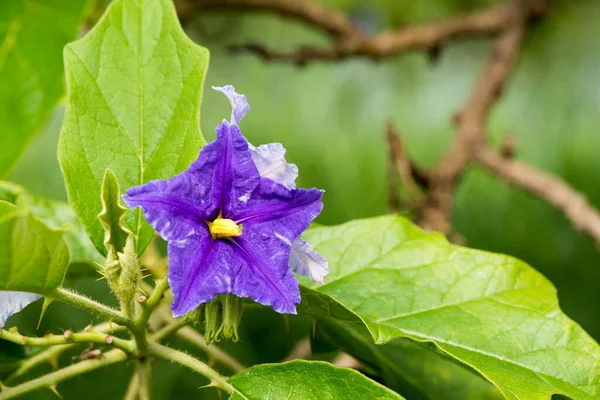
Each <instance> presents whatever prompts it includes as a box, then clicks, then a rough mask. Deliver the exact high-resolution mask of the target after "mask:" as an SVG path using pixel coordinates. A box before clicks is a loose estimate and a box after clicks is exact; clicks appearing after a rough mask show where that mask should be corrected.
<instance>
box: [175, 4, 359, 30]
mask: <svg viewBox="0 0 600 400" xmlns="http://www.w3.org/2000/svg"><path fill="white" fill-rule="evenodd" d="M175 5H176V6H177V13H178V15H179V17H180V18H182V17H183V18H184V19H185V18H187V17H188V16H190V15H193V14H195V13H196V12H198V11H210V10H217V11H259V12H271V13H276V14H279V15H281V16H283V17H288V18H294V19H298V20H300V21H304V22H306V23H307V24H310V25H311V26H312V27H315V28H318V29H321V30H323V31H325V32H327V33H328V34H329V35H331V36H332V37H333V38H339V37H345V36H352V35H354V34H356V33H358V30H357V29H356V27H355V26H354V24H352V22H351V21H350V20H349V19H348V18H347V17H346V16H345V15H343V14H341V13H338V12H335V11H332V10H328V9H327V8H325V7H323V6H322V5H320V4H319V3H317V2H312V1H302V0H178V1H176V2H175Z"/></svg>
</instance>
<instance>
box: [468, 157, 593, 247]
mask: <svg viewBox="0 0 600 400" xmlns="http://www.w3.org/2000/svg"><path fill="white" fill-rule="evenodd" d="M476 156H477V161H479V162H480V163H481V165H483V166H484V167H486V168H487V169H489V170H490V171H491V172H493V173H494V174H496V175H497V176H498V177H500V178H501V179H502V180H504V181H506V182H509V183H511V184H513V185H515V186H518V187H520V188H522V189H524V190H526V191H528V192H529V193H532V194H533V195H535V196H537V197H539V198H541V199H542V200H544V201H545V202H546V203H548V204H550V205H551V206H552V207H554V208H556V209H557V210H559V211H561V212H562V213H563V214H564V215H565V216H566V217H567V219H569V221H570V222H571V223H572V224H573V226H574V227H575V229H577V230H579V231H582V232H585V233H586V234H588V235H590V236H591V237H592V238H593V239H594V240H595V241H596V243H597V244H600V213H598V211H597V210H596V209H595V208H594V207H593V206H591V205H590V203H589V202H588V201H587V199H586V198H585V196H584V195H583V194H581V193H580V192H578V191H577V190H575V189H573V188H572V187H570V186H569V185H568V184H567V183H566V182H564V181H562V180H561V179H559V178H557V177H555V176H552V175H551V174H549V173H546V172H543V171H539V170H537V169H535V168H533V167H530V166H528V165H526V164H523V163H521V162H519V161H515V160H512V159H510V158H507V157H502V155H500V154H498V153H497V152H495V151H493V150H490V149H489V148H486V147H481V148H479V149H478V151H477V152H476Z"/></svg>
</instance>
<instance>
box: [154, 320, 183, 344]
mask: <svg viewBox="0 0 600 400" xmlns="http://www.w3.org/2000/svg"><path fill="white" fill-rule="evenodd" d="M186 324H187V321H186V319H185V318H180V319H176V320H173V321H171V322H169V323H167V325H165V326H163V327H162V328H161V329H160V330H159V331H157V332H156V333H155V334H154V335H152V340H154V341H155V342H161V341H162V340H164V339H166V338H167V337H169V336H171V335H172V334H174V333H176V332H177V331H179V330H180V329H181V328H183V327H184V326H185V325H186Z"/></svg>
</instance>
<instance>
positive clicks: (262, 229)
mask: <svg viewBox="0 0 600 400" xmlns="http://www.w3.org/2000/svg"><path fill="white" fill-rule="evenodd" d="M214 89H215V90H218V91H220V92H222V93H224V94H225V95H226V96H227V98H228V99H229V100H230V102H231V105H232V113H231V121H230V122H228V121H226V120H224V121H223V122H222V123H221V124H220V125H219V126H218V127H217V138H216V140H215V141H214V142H212V143H210V144H207V145H206V146H204V148H202V150H201V152H200V156H199V157H198V160H196V161H195V162H194V163H192V165H190V167H189V169H188V170H186V171H184V172H182V173H181V174H179V175H175V176H174V177H172V178H171V179H169V180H166V181H151V182H149V183H147V184H145V185H142V186H135V187H132V188H130V189H129V190H128V191H127V194H126V195H125V196H123V198H124V200H125V202H126V203H127V204H128V205H129V206H130V207H141V208H142V210H143V211H144V215H145V217H146V219H147V220H148V222H149V223H150V224H151V225H152V226H153V227H154V228H155V229H156V231H157V232H158V233H159V234H160V235H161V236H162V237H163V238H164V239H165V240H167V241H168V242H169V248H168V252H169V274H168V278H169V284H170V285H171V288H172V289H173V297H174V300H173V304H172V306H171V308H172V310H173V315H174V316H180V315H184V314H185V313H187V312H189V311H191V310H193V309H195V308H196V307H198V306H199V305H200V304H202V303H205V302H208V301H210V300H211V299H212V298H213V297H214V296H216V295H218V294H224V293H233V294H234V295H236V296H239V297H248V298H251V299H252V300H254V301H256V302H258V303H261V304H263V305H267V306H271V307H273V309H274V310H275V311H278V312H280V313H295V312H296V305H297V304H298V303H300V292H299V289H298V282H297V280H296V278H295V277H294V274H293V272H292V268H293V270H294V271H295V272H298V273H300V274H304V275H307V276H309V277H311V279H313V280H316V281H319V282H322V281H323V276H324V275H326V274H327V272H328V270H327V262H326V261H325V260H324V259H323V257H321V255H319V254H318V253H317V252H315V251H314V250H313V249H312V248H311V247H310V245H309V244H308V243H306V242H305V241H303V240H302V239H300V234H301V233H302V232H303V231H304V230H305V229H306V228H308V226H309V225H310V223H311V222H312V220H313V219H314V218H315V217H316V216H317V215H318V214H319V213H320V212H321V209H322V207H323V203H322V202H321V196H322V193H323V192H322V191H321V190H318V189H297V188H296V185H295V178H296V177H297V176H298V169H297V168H296V166H295V165H293V164H288V163H287V162H286V161H285V158H284V155H285V149H284V148H283V146H281V144H279V143H271V144H268V145H263V146H259V147H254V146H252V145H251V144H249V143H248V141H247V140H246V139H245V138H244V136H242V134H241V132H240V129H239V127H238V123H239V122H240V120H241V119H242V118H243V117H244V115H245V114H246V113H247V112H248V111H249V110H250V107H249V106H248V102H247V101H246V96H243V95H240V94H237V93H236V92H235V90H234V88H233V87H232V86H225V87H222V88H214Z"/></svg>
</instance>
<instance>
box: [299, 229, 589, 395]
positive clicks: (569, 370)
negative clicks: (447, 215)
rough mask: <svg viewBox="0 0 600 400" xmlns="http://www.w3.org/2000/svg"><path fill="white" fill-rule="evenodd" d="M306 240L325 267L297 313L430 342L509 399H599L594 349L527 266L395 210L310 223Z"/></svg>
mask: <svg viewBox="0 0 600 400" xmlns="http://www.w3.org/2000/svg"><path fill="white" fill-rule="evenodd" d="M306 239H307V240H309V241H310V242H311V243H312V244H313V245H314V246H315V248H316V249H317V250H318V251H319V252H321V253H322V254H323V255H324V256H325V257H326V258H327V260H328V261H329V267H330V270H331V273H330V275H329V276H328V279H327V283H326V284H325V285H322V286H316V285H312V286H313V287H314V289H308V288H305V289H303V292H302V304H301V307H300V311H301V312H304V313H307V314H311V315H315V316H318V317H324V318H334V319H338V320H341V321H346V322H352V323H363V324H364V325H365V326H366V327H367V329H368V330H369V332H370V333H371V335H372V337H373V339H374V341H375V343H378V344H384V343H388V342H390V341H391V340H393V339H395V338H401V337H404V338H410V339H413V340H415V341H418V342H429V343H432V344H434V345H435V346H437V348H438V349H439V351H440V352H442V353H443V354H445V355H447V356H449V357H451V358H453V359H455V360H456V361H457V362H459V363H463V364H465V365H467V366H469V367H471V368H473V369H474V370H476V371H478V372H479V373H480V374H482V375H483V376H484V377H486V378H487V379H488V380H490V381H491V382H492V383H494V384H495V385H496V386H497V387H498V388H499V389H500V391H501V392H502V393H503V394H504V396H505V397H506V398H507V399H550V397H551V396H552V395H553V394H563V395H567V396H572V397H574V398H577V399H591V398H595V397H597V393H598V390H600V368H599V366H600V361H599V360H600V347H599V346H598V345H597V344H596V343H595V342H594V340H593V339H592V338H590V337H589V336H588V335H587V334H586V333H585V332H584V331H583V329H581V327H579V325H577V324H576V323H574V322H573V321H571V320H570V319H568V318H567V317H566V316H565V315H564V314H563V313H562V312H561V310H560V308H559V306H558V301H557V298H556V294H555V290H554V287H553V286H552V285H551V284H550V283H549V282H548V281H547V280H546V279H545V278H544V277H543V276H542V275H541V274H540V273H538V272H537V271H535V270H534V269H532V268H531V267H529V266H528V265H527V264H525V263H523V262H521V261H519V260H516V259H514V258H512V257H508V256H504V255H498V254H492V253H487V252H482V251H477V250H471V249H466V248H462V247H458V246H453V245H451V244H449V243H448V242H447V241H446V240H445V239H444V238H443V237H442V236H441V235H439V234H434V233H424V232H422V231H421V230H420V229H418V228H417V227H415V226H413V225H412V224H410V223H409V222H408V221H407V220H405V219H403V218H400V217H381V218H374V219H367V220H358V221H353V222H349V223H346V224H343V225H340V226H337V227H331V228H327V227H322V228H315V229H312V230H310V231H308V232H307V233H306Z"/></svg>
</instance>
